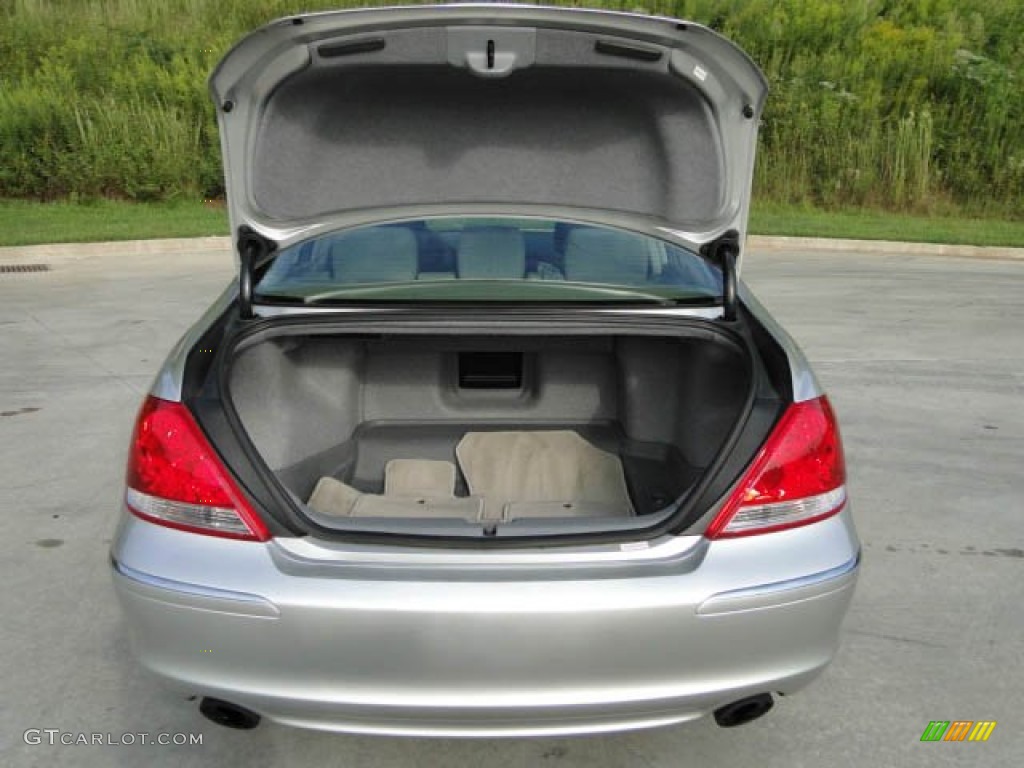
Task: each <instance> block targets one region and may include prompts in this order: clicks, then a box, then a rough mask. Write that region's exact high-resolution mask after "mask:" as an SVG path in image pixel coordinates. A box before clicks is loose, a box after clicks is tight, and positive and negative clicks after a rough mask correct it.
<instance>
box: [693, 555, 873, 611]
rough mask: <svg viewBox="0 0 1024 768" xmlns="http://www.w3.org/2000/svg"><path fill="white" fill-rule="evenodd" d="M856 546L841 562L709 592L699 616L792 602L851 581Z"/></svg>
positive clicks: (853, 571) (817, 594)
mask: <svg viewBox="0 0 1024 768" xmlns="http://www.w3.org/2000/svg"><path fill="white" fill-rule="evenodd" d="M860 557H861V553H860V550H859V549H858V550H857V554H856V555H854V556H853V557H852V558H850V559H849V560H848V561H846V562H845V563H843V564H842V565H838V566H836V567H835V568H829V569H828V570H826V571H819V572H818V573H812V574H808V575H807V576H799V577H797V578H795V579H786V580H784V581H773V582H770V583H768V584H758V585H756V586H753V587H744V588H742V589H734V590H731V591H729V592H719V593H718V594H715V595H712V596H711V597H709V598H708V599H707V600H705V601H704V602H703V603H701V604H700V605H699V606H698V607H697V614H698V615H700V616H715V615H722V614H729V613H739V612H741V611H751V610H758V609H760V608H772V607H775V606H779V605H785V604H787V603H796V602H799V601H801V600H808V599H811V598H815V597H820V596H821V595H825V594H828V593H830V592H834V591H836V590H838V589H842V588H843V587H844V586H846V585H847V584H852V583H853V577H854V575H855V573H856V571H857V568H858V567H859V566H860Z"/></svg>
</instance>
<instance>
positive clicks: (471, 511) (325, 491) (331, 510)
mask: <svg viewBox="0 0 1024 768" xmlns="http://www.w3.org/2000/svg"><path fill="white" fill-rule="evenodd" d="M428 463H429V462H428ZM434 463H441V464H444V463H447V464H449V466H451V468H452V472H454V470H455V467H454V466H453V465H451V464H450V462H434ZM452 488H453V490H454V476H453V480H452ZM307 503H308V505H309V507H310V508H311V509H313V510H314V511H316V512H319V513H320V514H322V515H330V516H331V517H400V518H401V517H413V518H428V517H447V518H453V517H461V518H464V519H465V520H468V521H470V522H476V521H478V520H480V519H481V515H482V513H483V501H482V500H481V499H479V498H475V497H473V496H466V497H462V498H456V497H455V496H454V495H452V494H449V495H448V496H446V497H445V496H441V497H438V496H429V495H419V496H414V495H408V496H380V495H378V494H375V493H362V492H361V491H357V490H356V489H355V488H353V487H352V486H350V485H346V484H345V483H343V482H341V481H340V480H335V479H334V478H333V477H321V478H320V480H319V481H318V482H317V484H316V488H314V489H313V494H312V495H311V496H310V497H309V501H308V502H307Z"/></svg>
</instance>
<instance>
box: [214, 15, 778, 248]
mask: <svg viewBox="0 0 1024 768" xmlns="http://www.w3.org/2000/svg"><path fill="white" fill-rule="evenodd" d="M488 45H490V46H491V48H492V49H493V50H492V56H491V57H492V58H493V59H495V61H497V62H498V64H497V66H496V67H495V68H493V69H487V68H486V67H484V66H482V65H480V64H479V57H480V55H486V54H481V51H485V50H486V47H487V46H488ZM503 61H504V62H505V63H504V64H503V63H502V62H503ZM389 72H393V73H397V74H396V75H394V76H391V75H388V73H389ZM470 73H472V74H470ZM473 74H475V75H477V77H473ZM378 75H379V76H380V77H382V78H383V79H382V80H381V82H382V83H389V82H390V83H392V86H391V87H392V88H393V89H394V91H393V92H391V93H387V94H377V95H375V96H373V97H371V96H367V95H366V94H362V95H359V88H360V87H361V85H360V84H361V82H362V81H363V80H369V79H372V78H374V77H377V76H378ZM388 78H390V80H389V79H388ZM417 78H419V79H420V80H422V82H419V80H417V82H416V83H414V84H413V85H410V86H409V88H408V90H403V86H402V85H401V84H402V83H406V82H409V81H410V79H417ZM453 78H454V79H453ZM523 78H528V79H529V78H532V80H531V81H530V82H526V81H525V80H523ZM566 78H567V79H566ZM563 79H564V80H565V82H562V80H563ZM449 81H451V82H449ZM549 81H551V82H552V85H551V88H552V90H551V92H550V94H546V95H544V96H543V98H541V100H540V101H539V102H534V101H533V100H531V97H530V96H529V94H537V93H541V92H545V91H544V89H545V88H546V87H547V86H546V83H548V82H549ZM517 82H522V83H523V86H522V87H521V88H520V87H517V86H516V85H515V84H516V83H517ZM433 85H436V86H437V88H438V91H437V94H438V97H437V98H436V99H429V98H426V97H423V96H422V92H423V91H424V90H425V89H427V90H429V89H430V88H431V87H432V86H433ZM210 89H211V94H212V96H213V98H214V100H215V102H216V104H217V105H218V120H219V124H220V134H221V140H222V150H223V156H224V164H225V174H226V182H227V198H228V212H229V217H230V220H231V224H232V229H233V230H234V231H237V230H238V228H239V227H241V226H247V227H250V228H252V229H254V230H256V231H257V232H259V233H261V234H263V235H264V236H266V237H267V238H269V239H270V240H272V241H274V242H276V243H278V244H279V245H281V246H287V245H290V244H292V243H295V242H298V241H300V240H303V239H305V238H307V237H310V236H312V235H314V234H316V233H317V232H322V231H326V230H328V229H336V228H340V227H348V226H355V225H357V224H365V223H370V222H373V221H388V220H394V219H398V218H410V217H421V216H422V217H425V216H439V215H444V214H445V213H448V214H457V215H467V214H468V215H473V214H480V215H487V214H489V213H493V212H498V211H500V212H501V213H503V214H504V215H547V216H550V215H551V214H552V206H557V207H558V208H559V209H560V210H562V211H565V212H566V213H567V214H568V215H566V216H565V217H564V218H567V219H570V220H579V221H584V222H585V221H594V222H606V223H613V224H618V225H623V226H625V228H631V229H635V230H638V231H643V232H647V233H651V234H658V235H660V236H661V237H668V238H673V239H677V240H680V241H682V242H689V243H696V244H700V243H703V242H708V241H710V240H712V239H714V238H716V237H718V236H719V235H721V234H722V233H723V232H726V231H728V230H735V231H736V232H737V233H739V235H740V236H741V237H742V235H743V234H744V233H745V231H746V221H747V214H748V209H749V197H750V185H751V179H752V174H753V164H754V150H755V145H756V136H757V126H758V117H759V115H760V112H761V109H762V106H763V103H764V99H765V96H766V94H767V81H766V80H765V78H764V76H763V74H762V73H761V72H760V70H758V68H757V67H756V66H755V65H754V64H753V62H752V61H751V60H750V58H749V57H748V56H747V55H746V54H745V53H744V52H743V51H742V50H741V49H739V48H738V47H737V46H735V45H734V44H733V43H731V42H730V41H728V40H726V39H725V38H723V37H721V36H720V35H718V34H717V33H715V32H713V31H711V30H709V29H707V28H705V27H702V26H700V25H697V24H691V23H685V24H684V23H681V22H678V21H675V20H672V19H665V18H658V17H650V16H641V15H632V14H620V13H608V12H598V11H587V10H579V9H566V8H544V7H536V6H505V5H481V6H474V5H450V6H433V7H416V6H409V7H402V8H385V9H363V10H352V11H338V12H327V13H317V14H309V15H304V16H302V17H293V18H289V19H282V20H280V21H278V22H274V23H271V24H269V25H267V26H265V27H263V28H261V29H259V30H257V31H256V32H253V33H252V34H250V35H249V36H247V37H246V38H244V39H243V40H241V41H240V42H239V43H238V44H237V45H236V46H235V47H234V48H232V49H231V51H229V53H228V54H227V55H226V56H225V57H224V59H223V60H222V61H221V62H220V64H219V65H218V67H217V69H216V70H215V71H214V73H213V75H212V77H211V79H210ZM602 89H604V91H602ZM378 90H383V89H378ZM545 93H546V92H545ZM524 94H525V95H524ZM517 98H518V99H520V100H521V103H520V102H519V101H516V99H517ZM421 99H425V100H422V101H421ZM494 99H497V101H496V102H495V103H494V105H491V106H488V107H487V108H484V106H483V104H484V103H486V104H488V105H490V102H491V101H492V100H494ZM353 100H355V101H353ZM503 101H508V102H509V103H512V104H515V105H516V106H515V108H511V107H509V108H507V109H502V107H501V104H502V103H503ZM350 102H351V103H350ZM353 104H354V105H356V106H358V108H353ZM403 105H405V106H403ZM492 107H493V108H492ZM609 107H614V108H609ZM307 110H308V111H307ZM374 110H378V111H379V112H380V114H379V115H378V114H377V113H376V112H375V111H374ZM403 110H405V111H403ZM530 110H538V111H539V113H544V112H545V111H546V112H558V115H559V116H560V117H559V120H558V122H559V123H565V122H568V121H571V122H572V124H574V125H576V126H577V128H578V129H579V130H583V129H584V128H586V130H587V131H590V133H592V134H593V135H590V134H588V136H586V137H584V136H582V135H577V136H572V135H571V134H572V132H569V134H566V138H565V140H560V139H557V136H558V135H559V134H558V133H557V132H555V133H552V131H551V130H550V127H549V121H547V120H536V119H529V120H528V119H527V117H528V115H527V114H526V113H527V112H529V111H530ZM573 110H577V111H575V112H574V111H573ZM342 118H344V119H342ZM364 118H365V121H366V125H365V126H362V128H360V127H359V125H358V124H359V123H360V120H363V119H364ZM417 121H419V122H417ZM517 121H520V122H517ZM524 121H525V122H524ZM420 123H422V125H420ZM520 123H521V124H520ZM538 123H539V125H538ZM531 126H536V127H533V128H531ZM538 130H539V131H540V132H539V133H538V132H537V131H538ZM424 132H427V133H428V134H429V135H425V134H424ZM435 133H436V135H434V134H435ZM616 137H617V138H616ZM627 138H629V139H630V141H634V140H635V141H636V142H637V143H636V145H635V146H633V145H631V144H629V142H625V143H623V142H624V141H625V139H627ZM641 144H642V146H641ZM555 145H557V146H555ZM426 147H429V148H430V152H426V153H425V152H424V148H426ZM566 163H568V165H566ZM588 180H589V181H588Z"/></svg>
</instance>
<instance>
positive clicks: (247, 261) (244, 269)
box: [236, 226, 277, 320]
mask: <svg viewBox="0 0 1024 768" xmlns="http://www.w3.org/2000/svg"><path fill="white" fill-rule="evenodd" d="M236 246H237V248H238V260H239V269H238V314H239V315H240V316H241V318H242V319H243V320H251V319H252V318H253V317H254V316H255V314H254V313H253V309H252V291H253V285H254V284H255V282H256V270H257V269H259V268H260V267H262V266H263V265H264V264H266V263H267V261H268V257H269V256H270V254H272V253H273V252H274V251H275V250H276V249H277V243H275V242H274V241H273V240H269V239H267V238H266V237H264V236H263V235H261V234H260V233H259V232H256V231H255V230H253V229H251V228H249V227H246V226H242V227H239V228H238V241H237V244H236Z"/></svg>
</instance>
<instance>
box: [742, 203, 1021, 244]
mask: <svg viewBox="0 0 1024 768" xmlns="http://www.w3.org/2000/svg"><path fill="white" fill-rule="evenodd" d="M750 232H751V234H756V235H789V236H792V237H835V238H849V239H853V240H899V241H906V242H912V243H952V244H958V245H990V246H992V245H1003V246H1013V247H1017V248H1024V221H1020V220H1008V219H995V218H969V217H966V216H921V215H912V214H905V213H890V212H888V211H872V210H849V211H822V210H816V209H813V208H798V207H787V206H777V205H769V206H763V207H758V206H755V207H754V211H753V213H752V215H751V217H750Z"/></svg>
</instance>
